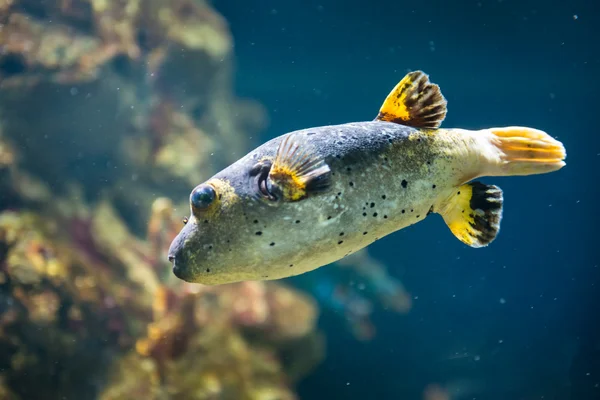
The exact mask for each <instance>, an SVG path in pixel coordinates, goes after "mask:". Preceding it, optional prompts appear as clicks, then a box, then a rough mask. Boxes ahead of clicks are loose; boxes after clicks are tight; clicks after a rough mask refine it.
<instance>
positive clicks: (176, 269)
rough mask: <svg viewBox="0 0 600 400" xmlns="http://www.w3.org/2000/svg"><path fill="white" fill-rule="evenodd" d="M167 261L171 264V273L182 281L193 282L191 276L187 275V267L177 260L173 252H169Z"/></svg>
mask: <svg viewBox="0 0 600 400" xmlns="http://www.w3.org/2000/svg"><path fill="white" fill-rule="evenodd" d="M169 262H170V263H171V264H172V265H173V267H172V271H173V275H175V276H176V277H177V278H179V279H181V280H182V281H186V282H193V280H192V277H191V276H190V275H189V268H185V263H183V262H181V260H178V259H177V257H176V256H175V255H173V254H169Z"/></svg>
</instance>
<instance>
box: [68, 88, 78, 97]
mask: <svg viewBox="0 0 600 400" xmlns="http://www.w3.org/2000/svg"><path fill="white" fill-rule="evenodd" d="M70 93H71V96H76V95H77V93H79V89H77V88H76V87H72V88H71V90H70Z"/></svg>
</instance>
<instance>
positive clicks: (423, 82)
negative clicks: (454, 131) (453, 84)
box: [376, 71, 446, 129]
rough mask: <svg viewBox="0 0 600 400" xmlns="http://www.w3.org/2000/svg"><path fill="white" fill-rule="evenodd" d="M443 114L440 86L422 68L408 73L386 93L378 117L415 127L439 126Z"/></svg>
mask: <svg viewBox="0 0 600 400" xmlns="http://www.w3.org/2000/svg"><path fill="white" fill-rule="evenodd" d="M444 118H446V99H445V98H444V96H443V95H442V92H441V91H440V87H439V86H438V85H436V84H433V83H431V82H430V81H429V77H428V76H427V74H425V73H424V72H422V71H414V72H410V73H408V74H407V75H406V76H405V77H404V78H402V80H401V81H400V82H399V83H398V84H397V85H396V86H395V87H394V89H392V91H391V92H390V94H389V95H388V96H387V98H386V99H385V101H384V102H383V105H382V106H381V109H380V110H379V114H378V115H377V118H376V119H378V120H380V121H389V122H395V123H397V124H402V125H407V126H412V127H415V128H431V129H436V128H439V127H440V125H441V124H442V121H443V120H444Z"/></svg>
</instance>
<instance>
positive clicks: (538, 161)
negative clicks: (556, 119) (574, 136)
mask: <svg viewBox="0 0 600 400" xmlns="http://www.w3.org/2000/svg"><path fill="white" fill-rule="evenodd" d="M486 131H487V132H488V133H489V134H490V136H489V139H490V142H491V143H492V145H493V146H494V148H495V152H494V153H495V154H494V155H493V156H491V157H488V158H489V161H490V164H491V165H489V166H488V168H486V171H485V175H489V176H507V175H534V174H545V173H548V172H552V171H556V170H559V169H561V168H562V167H564V166H565V165H566V163H565V161H564V160H565V158H566V157H567V153H566V151H565V148H564V146H563V144H562V143H561V142H559V141H558V140H556V139H554V138H552V137H551V136H550V135H548V134H547V133H546V132H543V131H540V130H537V129H533V128H524V127H520V126H511V127H506V128H491V129H487V130H486Z"/></svg>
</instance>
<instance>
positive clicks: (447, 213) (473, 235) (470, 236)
mask: <svg viewBox="0 0 600 400" xmlns="http://www.w3.org/2000/svg"><path fill="white" fill-rule="evenodd" d="M502 203H503V197H502V190H501V189H500V188H499V187H498V186H494V185H484V184H483V183H481V182H477V181H475V182H471V183H466V184H464V185H462V186H460V187H459V188H457V189H456V192H454V194H453V195H452V196H450V197H449V198H448V199H447V200H446V201H445V203H444V204H442V205H441V207H440V211H439V213H440V214H441V215H442V217H443V218H444V221H445V222H446V225H448V227H449V228H450V230H451V231H452V233H453V234H454V236H456V237H457V238H458V239H459V240H460V241H461V242H463V243H465V244H466V245H469V246H471V247H485V246H487V245H488V244H490V243H491V242H492V241H493V240H494V239H495V238H496V236H497V235H498V231H499V230H500V221H501V220H502Z"/></svg>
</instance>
